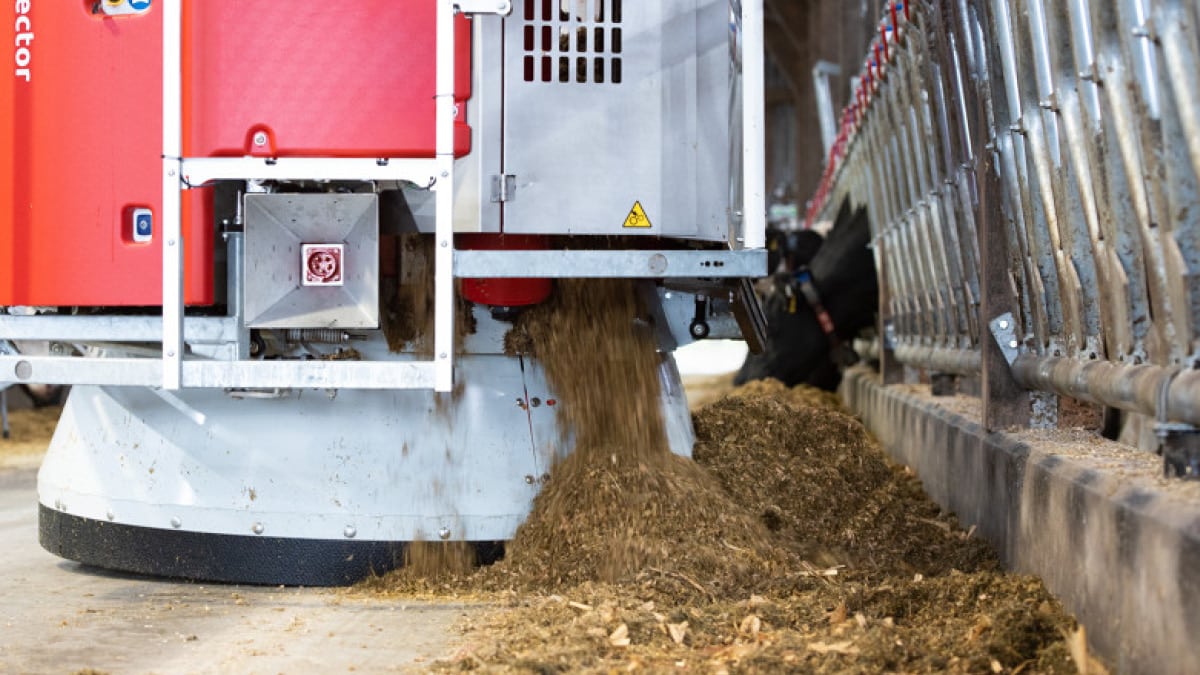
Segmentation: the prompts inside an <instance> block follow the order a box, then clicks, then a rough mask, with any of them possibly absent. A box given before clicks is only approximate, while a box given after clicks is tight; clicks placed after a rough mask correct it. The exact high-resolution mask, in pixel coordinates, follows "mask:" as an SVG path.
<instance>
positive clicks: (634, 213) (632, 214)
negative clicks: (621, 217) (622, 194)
mask: <svg viewBox="0 0 1200 675" xmlns="http://www.w3.org/2000/svg"><path fill="white" fill-rule="evenodd" d="M625 227H651V224H650V218H649V217H648V216H646V209H643V208H642V203H641V202H640V201H638V202H634V203H633V208H632V209H630V210H629V215H628V216H626V217H625Z"/></svg>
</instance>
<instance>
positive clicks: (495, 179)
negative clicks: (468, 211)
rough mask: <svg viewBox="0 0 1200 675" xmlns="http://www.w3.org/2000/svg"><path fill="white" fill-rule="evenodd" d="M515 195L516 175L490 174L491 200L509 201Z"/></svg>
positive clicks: (496, 201) (495, 201)
mask: <svg viewBox="0 0 1200 675" xmlns="http://www.w3.org/2000/svg"><path fill="white" fill-rule="evenodd" d="M516 196H517V177H516V176H513V175H504V176H492V202H493V203H504V202H511V201H512V200H513V199H514V198H516Z"/></svg>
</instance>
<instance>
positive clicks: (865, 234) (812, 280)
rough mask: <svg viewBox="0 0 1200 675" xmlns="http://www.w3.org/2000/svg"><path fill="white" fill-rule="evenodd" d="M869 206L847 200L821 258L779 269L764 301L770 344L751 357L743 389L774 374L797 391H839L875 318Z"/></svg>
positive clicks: (743, 375)
mask: <svg viewBox="0 0 1200 675" xmlns="http://www.w3.org/2000/svg"><path fill="white" fill-rule="evenodd" d="M870 239H871V233H870V227H869V224H868V221H867V212H866V209H864V208H860V209H858V210H852V209H851V208H850V204H849V202H848V201H846V202H843V203H842V206H841V209H840V210H839V211H838V215H837V219H836V220H835V221H834V225H833V229H832V230H830V232H829V235H828V236H827V237H826V238H825V241H824V242H823V243H822V244H821V246H820V248H819V249H818V250H817V252H816V254H815V255H813V257H812V259H811V260H810V261H808V264H807V265H806V266H805V265H801V266H799V267H797V268H795V269H791V270H786V271H782V272H778V273H776V274H775V276H774V277H773V278H772V283H771V288H770V290H769V292H768V293H767V296H766V299H765V300H764V302H763V311H764V313H765V314H766V318H767V343H766V345H764V350H763V353H762V354H758V355H755V354H751V355H750V356H749V357H747V359H746V362H745V363H744V364H743V365H742V368H741V370H739V371H738V374H737V376H736V378H735V380H734V381H735V382H736V383H737V384H744V383H746V382H749V381H751V380H760V379H764V378H768V377H773V378H775V379H778V380H782V381H783V383H784V384H786V385H788V386H789V387H791V386H795V385H797V384H808V385H812V386H815V387H820V388H822V389H828V390H831V391H832V390H834V389H836V388H837V385H838V383H839V382H840V380H841V368H842V367H844V366H845V365H847V363H846V362H847V361H851V360H852V359H853V353H852V352H851V351H850V350H849V343H850V341H851V340H852V339H854V337H855V336H856V335H857V334H858V332H859V331H861V330H862V329H864V328H867V327H868V326H871V325H872V324H873V323H874V321H875V312H876V308H877V305H878V301H879V300H878V299H879V286H878V281H877V280H876V278H875V259H874V256H873V255H872V253H871V250H870V249H869V248H868V244H869V242H870Z"/></svg>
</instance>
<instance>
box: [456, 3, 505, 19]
mask: <svg viewBox="0 0 1200 675" xmlns="http://www.w3.org/2000/svg"><path fill="white" fill-rule="evenodd" d="M454 8H455V9H457V10H458V11H460V12H462V13H463V14H499V15H501V16H508V15H509V14H510V13H511V12H512V0H454Z"/></svg>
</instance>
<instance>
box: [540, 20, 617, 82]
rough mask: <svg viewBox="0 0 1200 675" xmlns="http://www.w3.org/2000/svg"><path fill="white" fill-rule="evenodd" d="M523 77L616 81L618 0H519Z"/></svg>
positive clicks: (566, 80)
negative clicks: (522, 8) (521, 1)
mask: <svg viewBox="0 0 1200 675" xmlns="http://www.w3.org/2000/svg"><path fill="white" fill-rule="evenodd" d="M524 3H525V26H524V31H525V35H524V37H525V81H526V82H560V83H567V82H574V83H578V84H586V83H588V82H592V83H596V84H605V83H608V84H620V83H621V49H622V44H621V39H622V35H621V33H622V30H621V20H622V16H621V0H524Z"/></svg>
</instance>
